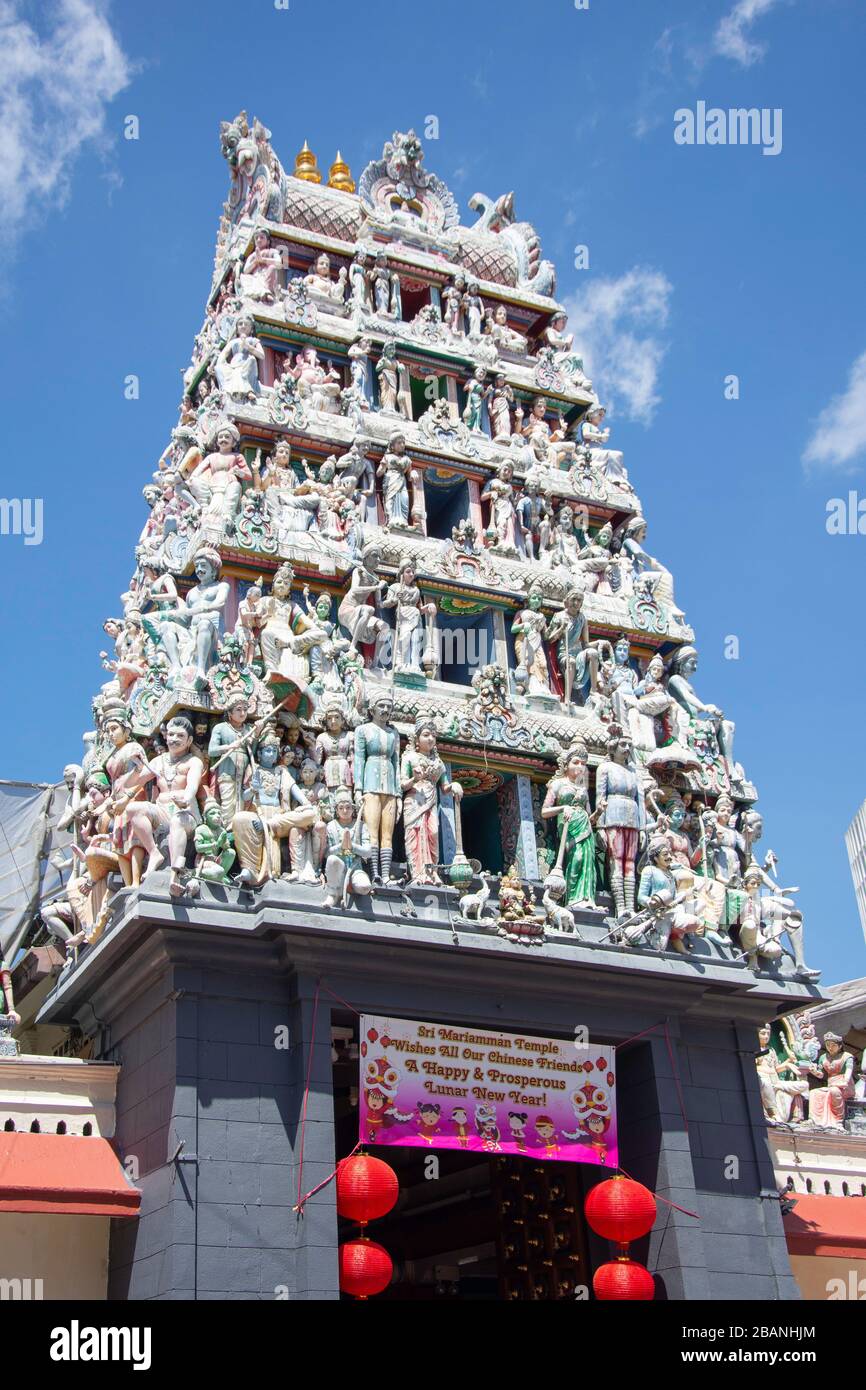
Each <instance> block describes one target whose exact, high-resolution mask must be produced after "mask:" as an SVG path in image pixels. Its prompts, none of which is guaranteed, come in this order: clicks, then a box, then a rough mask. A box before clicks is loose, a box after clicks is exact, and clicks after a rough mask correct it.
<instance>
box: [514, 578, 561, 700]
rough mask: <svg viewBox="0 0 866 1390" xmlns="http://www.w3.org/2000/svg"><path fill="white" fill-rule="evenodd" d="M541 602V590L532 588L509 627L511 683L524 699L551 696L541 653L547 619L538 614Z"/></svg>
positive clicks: (543, 655)
mask: <svg viewBox="0 0 866 1390" xmlns="http://www.w3.org/2000/svg"><path fill="white" fill-rule="evenodd" d="M543 598H544V596H543V594H542V591H541V589H540V588H539V587H538V585H537V584H533V585H532V586H531V588H530V589H529V592H528V594H527V596H526V607H525V608H522V609H521V610H520V612H519V613H518V614H517V615H516V617H515V619H514V621H513V623H512V624H511V632H512V635H513V637H514V654H515V656H516V657H517V668H516V670H515V672H514V680H515V684H516V685H517V686H518V687H519V688H520V689H521V690H522V691H523V692H524V693H525V694H527V695H548V696H550V695H552V691H551V689H550V672H549V671H548V669H547V653H546V651H545V649H544V639H545V637H546V635H547V619H546V618H545V616H544V614H543V613H542V611H541V605H542V602H543Z"/></svg>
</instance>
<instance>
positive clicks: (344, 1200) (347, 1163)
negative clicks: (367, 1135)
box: [337, 1154, 400, 1226]
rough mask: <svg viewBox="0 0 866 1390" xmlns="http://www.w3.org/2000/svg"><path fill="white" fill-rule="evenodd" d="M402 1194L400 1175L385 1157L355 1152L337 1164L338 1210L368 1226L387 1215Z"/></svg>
mask: <svg viewBox="0 0 866 1390" xmlns="http://www.w3.org/2000/svg"><path fill="white" fill-rule="evenodd" d="M399 1195H400V1184H399V1182H398V1180H397V1174H396V1173H395V1172H394V1169H393V1168H392V1167H391V1166H390V1165H389V1164H387V1163H383V1162H382V1160H381V1158H372V1157H371V1156H370V1155H369V1154H353V1155H352V1157H351V1158H343V1159H341V1160H340V1162H339V1163H338V1164H337V1212H338V1213H339V1215H340V1216H345V1217H346V1218H347V1220H349V1221H357V1222H359V1223H360V1224H361V1225H362V1226H365V1225H366V1224H367V1222H368V1221H376V1220H377V1219H378V1218H379V1217H380V1216H386V1215H387V1214H388V1212H389V1211H390V1210H391V1208H392V1207H393V1206H394V1204H395V1202H396V1201H397V1198H398V1196H399Z"/></svg>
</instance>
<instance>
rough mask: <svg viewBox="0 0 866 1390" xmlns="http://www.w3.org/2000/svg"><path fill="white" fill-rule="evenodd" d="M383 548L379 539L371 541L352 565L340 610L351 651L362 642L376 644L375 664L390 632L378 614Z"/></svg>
mask: <svg viewBox="0 0 866 1390" xmlns="http://www.w3.org/2000/svg"><path fill="white" fill-rule="evenodd" d="M381 562H382V551H381V549H380V547H379V544H378V542H375V541H369V542H368V543H367V544H366V545H365V546H364V548H363V550H362V551H361V557H360V559H359V560H358V561H357V562H356V564H355V565H354V567H353V569H352V578H351V580H350V583H349V588H348V591H347V593H346V594H345V596H344V598H343V600H342V602H341V603H340V606H339V608H338V610H337V617H338V618H339V620H340V622H341V623H342V625H343V627H344V628H345V629H346V631H347V632H348V634H349V638H350V645H349V652H350V653H352V652H355V651H356V650H357V648H358V647H359V646H361V645H363V646H372V647H373V648H374V651H373V659H372V665H373V666H374V667H375V666H378V665H379V664H380V653H379V648H380V646H381V643H382V639H383V638H384V637H385V634H386V633H387V632H388V624H387V623H386V621H385V619H384V618H380V617H377V615H376V602H377V600H378V598H379V595H380V593H381V591H382V589H384V588H386V581H385V580H384V579H382V578H381V577H380V575H379V565H380V564H381Z"/></svg>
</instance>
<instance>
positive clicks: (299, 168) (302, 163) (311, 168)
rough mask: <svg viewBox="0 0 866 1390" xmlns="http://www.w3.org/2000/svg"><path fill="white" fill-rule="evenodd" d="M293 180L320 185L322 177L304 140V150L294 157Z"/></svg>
mask: <svg viewBox="0 0 866 1390" xmlns="http://www.w3.org/2000/svg"><path fill="white" fill-rule="evenodd" d="M295 178H296V179H305V180H306V182H307V183H321V182H322V175H321V174H320V173H319V166H318V164H317V163H316V156H315V155H314V154H313V151H312V150H311V149H310V147H309V145H308V144H307V142H306V140H305V141H304V148H303V149H302V150H301V152H300V154H297V155H295Z"/></svg>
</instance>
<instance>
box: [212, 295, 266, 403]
mask: <svg viewBox="0 0 866 1390" xmlns="http://www.w3.org/2000/svg"><path fill="white" fill-rule="evenodd" d="M264 356H265V350H264V348H263V347H262V345H261V343H260V342H259V340H258V338H257V337H256V335H255V331H254V328H253V321H252V319H251V318H250V316H249V314H243V315H241V317H240V318H239V319H238V321H237V324H236V325H235V331H234V335H233V336H232V337H231V338H229V340H228V342H227V343H226V344H225V347H223V348H222V349H221V350H220V352H219V355H218V356H217V359H216V362H215V363H214V376H215V377H216V380H217V385H218V386H219V388H220V390H221V391H224V392H225V394H226V395H227V396H229V397H231V398H232V399H234V400H238V401H245V400H251V401H254V400H255V398H256V396H257V395H258V394H259V363H260V362H262V361H264Z"/></svg>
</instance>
